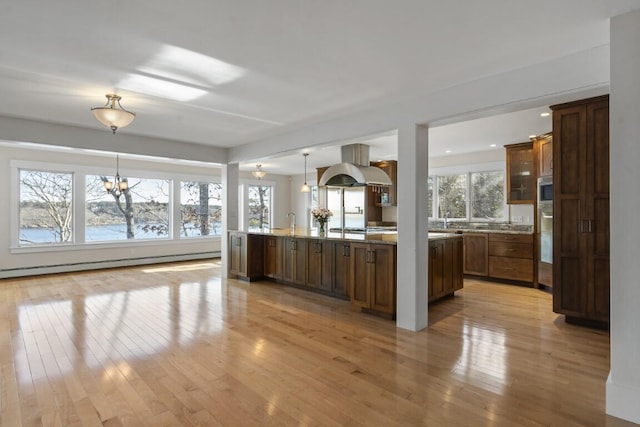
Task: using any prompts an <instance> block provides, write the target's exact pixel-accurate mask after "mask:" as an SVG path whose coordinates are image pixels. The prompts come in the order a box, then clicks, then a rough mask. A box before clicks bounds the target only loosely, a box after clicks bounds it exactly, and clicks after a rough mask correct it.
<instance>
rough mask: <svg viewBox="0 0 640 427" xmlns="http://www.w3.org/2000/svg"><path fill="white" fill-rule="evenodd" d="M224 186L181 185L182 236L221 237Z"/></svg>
mask: <svg viewBox="0 0 640 427" xmlns="http://www.w3.org/2000/svg"><path fill="white" fill-rule="evenodd" d="M221 215H222V184H216V183H212V182H196V181H182V182H181V183H180V236H181V237H199V236H219V235H220V231H221V227H222V222H221V219H222V218H221Z"/></svg>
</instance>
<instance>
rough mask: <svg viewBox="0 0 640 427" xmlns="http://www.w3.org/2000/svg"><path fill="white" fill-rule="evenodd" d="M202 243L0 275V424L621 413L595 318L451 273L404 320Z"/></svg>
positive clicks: (545, 421)
mask: <svg viewBox="0 0 640 427" xmlns="http://www.w3.org/2000/svg"><path fill="white" fill-rule="evenodd" d="M219 268H220V267H219V263H218V261H217V260H212V261H199V262H190V263H176V264H168V265H158V266H148V267H134V268H126V269H112V270H103V271H97V272H85V273H73V274H58V275H50V276H42V277H33V278H23V279H11V280H0V369H1V371H0V381H1V384H0V386H1V388H0V425H1V426H2V427H10V426H20V425H23V426H35V425H44V426H100V425H106V426H120V425H132V426H145V425H147V426H162V425H230V426H251V425H273V426H289V425H291V426H298V425H336V426H337V425H354V426H357V425H366V426H395V425H401V426H413V425H429V426H458V425H465V426H467V425H468V426H517V425H522V426H538V425H555V426H627V425H632V424H630V423H627V422H624V421H622V420H619V419H615V418H612V417H608V416H606V415H605V414H604V394H605V381H606V377H607V373H608V370H609V337H608V335H607V334H606V333H603V332H599V331H595V330H591V329H587V328H582V327H577V326H571V325H567V324H565V323H564V320H563V318H562V317H560V316H557V315H555V314H553V313H552V310H551V296H550V295H549V294H547V293H545V292H542V291H539V290H535V289H528V288H522V287H516V286H511V285H501V284H495V283H489V282H482V281H476V280H466V281H465V288H464V289H463V290H462V291H460V292H458V293H457V294H456V296H455V297H454V298H451V299H448V300H445V301H442V302H441V303H438V304H435V305H432V306H431V308H430V313H429V316H430V327H429V328H428V329H427V330H424V331H422V332H419V333H412V332H408V331H404V330H400V329H397V328H396V327H395V324H394V322H392V321H389V320H384V319H379V318H376V317H373V316H370V315H366V314H361V313H359V312H357V311H354V310H352V309H351V307H350V304H349V303H348V302H347V301H342V300H336V299H332V298H329V297H324V296H320V295H316V294H311V293H308V292H305V291H302V290H297V289H293V288H289V287H284V286H281V285H278V284H274V283H270V282H258V283H252V284H247V283H244V282H238V281H236V280H229V281H228V282H226V281H221V279H220V270H219Z"/></svg>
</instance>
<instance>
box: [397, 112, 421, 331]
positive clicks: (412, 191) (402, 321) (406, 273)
mask: <svg viewBox="0 0 640 427" xmlns="http://www.w3.org/2000/svg"><path fill="white" fill-rule="evenodd" d="M428 150H429V145H428V129H427V128H426V127H422V126H417V125H414V124H407V125H405V126H402V127H400V128H399V129H398V256H397V273H396V277H397V281H398V299H397V302H396V310H397V316H396V325H397V326H398V327H399V328H403V329H408V330H411V331H419V330H421V329H424V328H426V327H427V322H428V319H427V308H428V307H427V298H428V295H427V291H428V290H427V283H428V282H427V274H428V271H427V265H428V262H427V261H428V247H429V245H428V241H427V232H428V224H427V219H428V211H427V194H428V193H427V177H428V174H429V173H428V163H429V153H428Z"/></svg>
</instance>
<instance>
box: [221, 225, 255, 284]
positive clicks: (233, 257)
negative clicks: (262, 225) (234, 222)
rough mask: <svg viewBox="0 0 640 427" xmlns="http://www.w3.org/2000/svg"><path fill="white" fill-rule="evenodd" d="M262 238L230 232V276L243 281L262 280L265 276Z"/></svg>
mask: <svg viewBox="0 0 640 427" xmlns="http://www.w3.org/2000/svg"><path fill="white" fill-rule="evenodd" d="M262 260H263V239H262V236H256V235H253V234H247V233H245V232H241V231H231V232H229V274H230V275H233V276H236V278H238V279H242V280H249V281H251V280H260V279H261V278H262V276H263V269H262Z"/></svg>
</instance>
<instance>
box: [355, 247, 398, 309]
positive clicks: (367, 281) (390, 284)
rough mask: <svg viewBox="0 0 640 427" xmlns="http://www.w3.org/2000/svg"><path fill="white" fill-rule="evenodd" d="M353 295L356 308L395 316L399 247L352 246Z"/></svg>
mask: <svg viewBox="0 0 640 427" xmlns="http://www.w3.org/2000/svg"><path fill="white" fill-rule="evenodd" d="M350 249H351V278H350V289H351V292H350V295H351V303H352V304H353V305H356V306H359V307H362V308H363V309H364V310H371V311H374V312H376V313H382V314H387V315H390V316H394V315H395V312H396V298H395V297H396V270H395V268H396V246H395V245H385V244H369V243H356V242H352V243H351V248H350Z"/></svg>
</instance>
